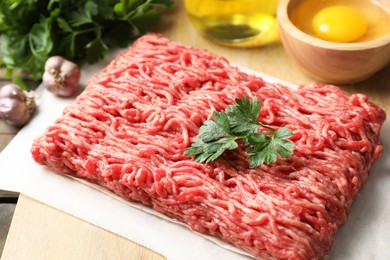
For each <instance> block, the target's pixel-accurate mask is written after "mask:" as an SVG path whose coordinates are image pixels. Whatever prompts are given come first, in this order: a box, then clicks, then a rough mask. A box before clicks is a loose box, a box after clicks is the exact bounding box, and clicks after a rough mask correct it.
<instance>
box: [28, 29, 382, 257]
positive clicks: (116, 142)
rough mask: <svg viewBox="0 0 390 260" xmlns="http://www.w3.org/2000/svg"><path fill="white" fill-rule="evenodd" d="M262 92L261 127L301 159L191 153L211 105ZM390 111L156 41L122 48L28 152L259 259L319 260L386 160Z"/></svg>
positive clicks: (332, 90)
mask: <svg viewBox="0 0 390 260" xmlns="http://www.w3.org/2000/svg"><path fill="white" fill-rule="evenodd" d="M243 96H247V97H248V98H249V99H251V98H253V97H255V96H256V97H257V98H258V99H259V100H260V101H261V102H262V109H261V115H260V118H259V121H260V122H261V123H263V124H267V125H269V126H271V127H274V128H279V127H282V126H288V128H289V129H290V130H291V131H292V132H293V133H294V135H293V136H292V137H291V140H292V141H294V143H295V149H294V154H293V155H292V156H291V157H289V158H287V159H283V158H280V159H279V160H278V161H277V162H276V163H272V164H270V165H262V166H261V167H259V168H255V169H250V168H248V162H247V160H246V154H245V151H244V149H242V150H238V151H235V152H231V153H227V154H226V155H225V156H223V157H222V158H220V159H218V160H216V161H215V162H213V163H211V164H204V163H197V162H194V160H193V158H191V157H187V156H185V155H184V154H183V152H184V150H185V149H186V148H187V147H189V146H190V145H191V142H192V141H193V140H195V138H196V137H197V134H198V130H199V127H200V126H201V125H202V124H203V122H204V121H205V120H206V119H210V118H211V114H212V111H213V110H218V111H220V110H223V109H225V108H226V107H227V106H229V105H232V104H235V101H234V99H235V98H242V97H243ZM385 118H386V115H385V112H384V111H383V110H382V109H380V108H379V107H378V106H376V105H374V104H372V103H370V102H369V101H368V100H367V97H366V96H364V95H361V94H354V95H348V94H346V93H345V92H343V91H342V90H341V89H340V88H338V87H335V86H330V85H321V84H318V83H313V84H308V85H305V86H301V87H299V88H298V90H294V89H290V88H287V87H284V86H282V85H278V84H270V83H267V82H265V81H263V80H262V79H261V78H259V77H256V76H253V75H248V74H247V73H244V72H241V71H240V70H239V69H238V68H235V67H233V66H231V65H230V64H229V62H228V61H227V60H226V59H225V58H222V57H218V56H216V55H213V54H211V53H209V52H207V51H205V50H199V49H195V48H191V47H189V46H185V45H182V44H179V43H176V42H173V41H170V40H168V39H166V38H165V37H163V36H161V35H156V34H149V35H146V36H144V37H142V38H140V39H139V40H137V41H136V42H135V43H134V44H133V46H132V47H131V48H130V49H129V50H128V51H126V52H124V53H121V54H120V55H119V56H118V57H117V58H116V59H115V60H113V61H112V62H111V64H109V65H108V66H107V67H106V68H105V69H104V70H103V71H102V72H101V73H100V74H99V75H97V76H94V77H93V78H92V79H91V80H90V81H89V83H88V86H87V87H86V89H85V90H84V92H83V93H82V94H81V95H80V96H78V97H77V99H76V100H75V101H74V102H73V103H72V104H71V105H69V106H68V107H67V108H66V109H65V110H64V113H63V115H62V116H61V117H59V118H58V119H57V120H56V122H55V123H54V124H53V125H52V126H50V127H48V128H47V130H46V132H45V133H44V134H43V135H42V136H40V137H38V138H37V139H36V140H35V141H34V143H33V145H32V148H31V152H32V156H33V157H34V159H35V160H36V162H38V163H39V164H42V165H47V166H48V167H49V168H50V169H52V170H53V171H55V172H59V173H64V174H69V175H72V176H74V177H77V178H83V179H85V180H88V181H90V182H92V183H95V184H98V185H101V186H102V187H105V188H107V189H108V190H111V191H112V192H114V193H115V194H117V195H119V196H121V197H123V198H125V199H127V200H130V201H137V202H141V203H143V204H145V205H148V206H150V207H153V208H154V209H155V210H157V211H159V212H162V213H164V214H166V215H167V216H169V217H172V218H175V219H178V220H180V221H182V222H184V223H186V224H187V225H188V226H189V227H190V228H191V229H193V230H195V231H198V232H202V233H207V234H210V235H212V236H216V237H220V238H221V239H222V240H224V241H227V242H229V243H231V244H233V245H235V246H237V247H238V248H241V249H243V250H245V251H247V252H248V253H249V254H251V255H252V256H254V257H256V258H265V259H269V258H271V259H321V258H322V257H323V256H324V255H325V254H326V252H327V251H328V250H329V249H330V247H331V245H332V241H333V239H334V237H335V234H336V232H337V230H338V229H339V227H340V226H341V225H342V224H343V223H344V222H345V221H346V219H347V216H348V212H349V208H350V206H351V203H352V201H353V199H354V198H355V197H356V195H357V193H358V191H359V189H360V188H361V186H362V185H363V184H364V183H365V182H366V181H367V177H368V174H369V170H370V167H371V166H372V164H373V163H374V161H375V160H376V159H377V158H378V157H379V156H380V154H381V152H382V149H383V148H382V146H381V144H380V141H379V134H380V129H381V125H382V123H383V122H384V120H385Z"/></svg>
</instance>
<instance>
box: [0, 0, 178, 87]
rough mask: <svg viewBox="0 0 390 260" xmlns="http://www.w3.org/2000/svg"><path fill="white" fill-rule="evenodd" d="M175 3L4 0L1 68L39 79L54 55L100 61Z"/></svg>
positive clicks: (0, 9)
mask: <svg viewBox="0 0 390 260" xmlns="http://www.w3.org/2000/svg"><path fill="white" fill-rule="evenodd" d="M172 6H173V0H39V1H37V0H2V1H0V67H3V68H6V71H7V75H9V76H11V75H12V73H13V72H14V71H16V70H17V71H22V72H24V73H25V74H26V75H27V77H28V78H29V79H32V80H39V79H40V78H41V77H42V74H43V70H44V64H45V61H46V60H47V59H48V58H49V57H50V56H54V55H60V56H62V57H64V58H65V59H67V60H70V61H73V62H74V63H76V64H78V65H79V66H81V65H82V64H84V63H86V62H88V63H95V62H97V61H98V60H100V59H102V58H103V57H104V56H105V55H106V54H107V53H108V50H109V48H110V46H109V44H116V45H118V46H121V47H124V46H126V45H127V44H128V43H129V42H131V41H132V40H134V39H135V38H137V37H139V36H141V35H143V34H145V33H146V32H148V31H149V30H150V29H151V27H152V26H153V25H155V24H156V23H157V21H158V20H159V18H160V16H161V11H162V9H161V7H166V8H170V7H172Z"/></svg>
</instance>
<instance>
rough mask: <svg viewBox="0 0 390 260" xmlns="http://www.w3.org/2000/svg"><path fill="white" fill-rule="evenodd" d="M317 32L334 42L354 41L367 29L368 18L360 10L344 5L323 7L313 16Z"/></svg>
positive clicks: (321, 36) (319, 35)
mask: <svg viewBox="0 0 390 260" xmlns="http://www.w3.org/2000/svg"><path fill="white" fill-rule="evenodd" d="M312 25H313V29H314V32H315V34H316V35H317V36H318V37H319V38H320V39H323V40H326V41H332V42H352V41H355V40H357V39H359V38H360V37H361V36H363V35H364V34H365V33H366V31H367V20H366V18H365V17H364V15H363V14H362V13H360V12H359V11H357V10H355V9H353V8H351V7H348V6H343V5H336V6H331V7H327V8H324V9H322V10H321V11H319V12H318V13H317V14H316V15H315V16H314V18H313V23H312Z"/></svg>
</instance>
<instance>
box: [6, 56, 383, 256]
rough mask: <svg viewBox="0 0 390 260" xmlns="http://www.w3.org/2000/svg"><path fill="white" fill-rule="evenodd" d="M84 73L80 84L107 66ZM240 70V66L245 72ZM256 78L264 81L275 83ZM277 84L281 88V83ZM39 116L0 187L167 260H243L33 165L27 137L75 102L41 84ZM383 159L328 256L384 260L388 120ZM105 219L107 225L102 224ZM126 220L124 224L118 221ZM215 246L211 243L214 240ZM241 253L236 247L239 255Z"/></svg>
mask: <svg viewBox="0 0 390 260" xmlns="http://www.w3.org/2000/svg"><path fill="white" fill-rule="evenodd" d="M107 62H108V60H106V61H103V62H101V63H100V64H98V65H95V66H88V67H85V68H83V71H82V75H83V76H82V82H83V83H84V84H85V83H86V81H87V80H88V79H89V78H90V77H91V75H92V74H94V73H99V71H100V70H101V69H102V68H103V67H104V66H105V65H106V64H107ZM244 70H245V69H244ZM246 71H248V72H252V73H256V74H258V75H259V76H261V77H263V78H264V79H265V80H266V81H269V82H275V81H278V80H277V79H275V78H272V77H269V76H267V75H264V74H260V73H257V72H253V71H250V70H246ZM283 84H286V83H285V82H283ZM37 95H38V99H37V103H38V106H39V108H38V111H37V113H36V114H35V116H34V118H33V120H32V121H31V122H30V123H29V124H28V125H26V126H25V127H24V128H23V129H22V130H21V131H20V132H19V133H18V134H17V136H16V137H15V138H14V139H13V140H12V141H11V143H10V144H9V145H8V146H7V147H6V148H5V149H4V150H3V151H2V152H1V154H0V189H4V190H11V191H17V192H22V193H24V194H26V195H28V196H31V197H32V198H35V199H37V200H39V201H42V202H44V203H46V204H48V205H50V206H53V207H55V208H57V209H59V210H62V211H64V212H67V213H69V214H72V215H74V216H76V217H78V218H80V219H83V220H85V221H87V222H90V223H92V224H95V225H97V226H99V227H102V228H104V229H106V230H109V231H111V232H114V233H116V234H118V235H121V236H123V237H125V238H128V239H130V240H132V241H134V242H137V243H139V244H142V245H144V246H146V247H148V248H150V249H152V250H154V251H156V252H158V253H160V254H162V255H164V256H165V257H167V258H168V259H189V260H190V259H196V260H198V259H204V260H207V259H225V260H229V259H237V260H239V259H249V257H247V256H245V255H243V254H240V253H237V252H234V251H232V250H235V248H234V247H231V246H228V245H226V244H224V243H223V242H221V241H219V240H215V241H214V242H213V241H211V240H210V239H209V238H207V237H205V236H202V235H199V234H197V233H194V232H192V231H191V230H189V229H188V228H187V227H185V226H183V225H181V224H179V223H177V222H173V221H170V220H169V219H167V218H165V217H163V216H161V215H159V214H157V213H155V212H154V211H152V210H149V209H148V208H145V207H143V206H140V205H138V204H136V205H135V206H134V205H133V206H131V205H129V203H127V202H123V201H121V200H120V199H117V198H116V197H114V196H113V195H111V194H109V193H105V192H102V191H100V190H98V189H96V188H94V187H91V186H89V185H86V184H85V183H83V182H80V181H78V180H74V179H72V178H69V177H66V176H62V175H58V174H54V173H53V172H50V171H49V170H48V169H46V168H45V167H42V166H39V165H38V164H36V163H35V162H34V161H33V159H32V157H31V155H30V147H31V142H32V140H33V139H34V138H35V137H36V136H38V135H40V134H42V133H43V132H44V130H45V128H46V127H47V126H49V125H50V124H52V123H53V122H54V120H55V119H56V118H57V117H58V116H59V115H60V114H61V113H62V110H63V108H64V107H65V106H66V105H67V104H69V103H70V102H72V100H73V99H71V98H70V99H66V98H65V99H64V98H58V97H55V96H53V95H52V94H51V93H49V92H47V91H46V90H44V89H43V88H42V87H39V88H38V90H37ZM382 141H383V143H384V146H385V150H384V154H383V155H382V157H381V158H380V159H379V160H378V161H377V163H376V164H375V166H374V168H373V170H372V173H371V176H370V178H369V181H368V183H367V184H366V185H365V186H364V187H363V189H362V190H361V192H360V194H359V196H358V197H357V199H356V201H355V202H354V204H353V207H352V209H351V213H350V216H349V219H348V221H347V223H346V224H345V225H344V226H343V227H342V228H341V230H340V231H339V233H338V234H337V237H336V240H335V242H334V245H333V249H332V251H331V252H330V259H353V260H363V259H364V260H366V259H390V120H389V119H387V120H386V122H385V125H384V127H383V130H382ZM108 219H109V221H107V220H108ZM124 220H126V221H124ZM215 242H217V243H215ZM238 252H239V250H238Z"/></svg>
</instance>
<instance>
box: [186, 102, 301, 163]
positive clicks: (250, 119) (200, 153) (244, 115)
mask: <svg viewBox="0 0 390 260" xmlns="http://www.w3.org/2000/svg"><path fill="white" fill-rule="evenodd" d="M236 103H237V106H229V107H228V108H227V109H226V110H225V111H221V112H217V111H214V112H213V119H214V121H212V120H207V121H205V122H204V124H203V125H202V126H201V127H200V129H199V138H198V139H196V140H195V141H194V142H193V144H192V145H191V146H190V147H189V148H187V150H186V151H185V155H188V156H195V161H197V162H206V163H209V162H211V161H214V160H215V159H217V158H218V157H220V156H221V155H222V154H223V153H224V152H225V151H226V150H234V149H237V148H238V147H239V146H240V144H242V145H244V146H247V149H246V151H247V153H248V155H249V156H248V160H249V166H250V167H251V168H253V167H259V166H261V165H262V164H263V163H266V164H269V163H271V162H275V161H276V160H277V158H278V154H279V155H280V156H282V157H284V158H287V157H289V156H290V155H292V153H293V149H294V143H293V142H292V141H291V140H289V139H288V138H290V137H291V136H292V133H291V132H290V131H289V130H288V129H287V127H282V128H279V129H277V130H275V129H273V128H271V127H269V126H266V125H263V124H260V123H259V120H258V118H259V115H260V105H261V104H260V102H259V101H258V100H257V98H256V97H254V98H253V99H252V103H251V102H250V101H249V99H248V98H247V97H243V99H236ZM261 128H264V129H266V131H262V132H260V131H259V130H260V129H261ZM239 141H240V142H239Z"/></svg>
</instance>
